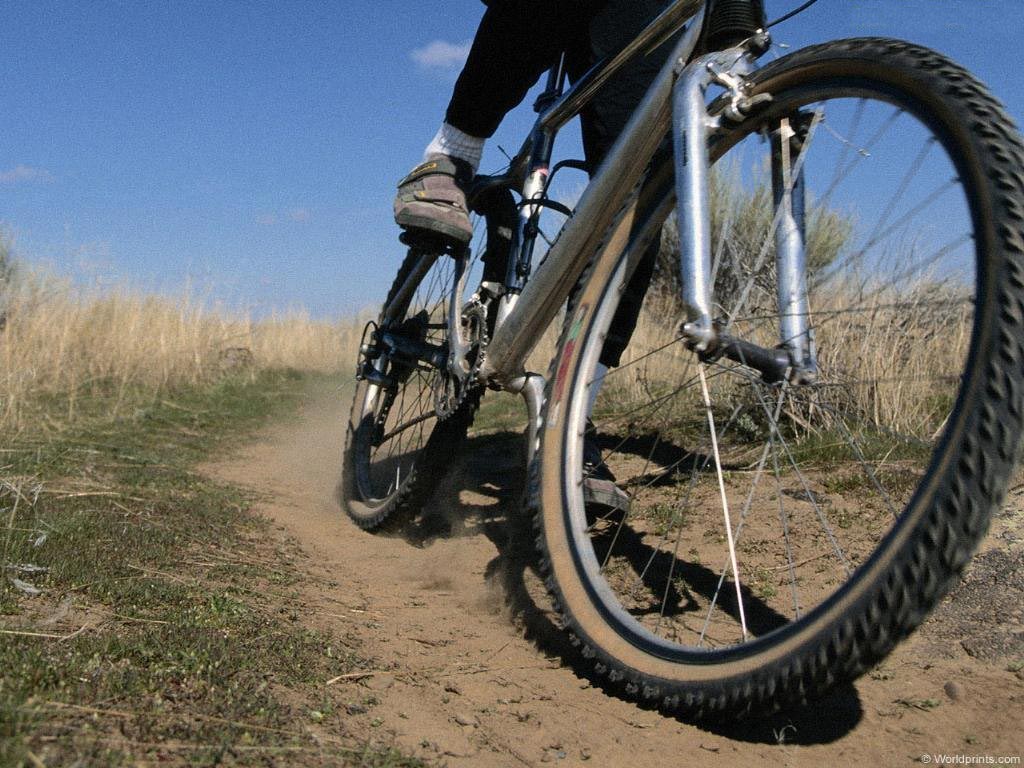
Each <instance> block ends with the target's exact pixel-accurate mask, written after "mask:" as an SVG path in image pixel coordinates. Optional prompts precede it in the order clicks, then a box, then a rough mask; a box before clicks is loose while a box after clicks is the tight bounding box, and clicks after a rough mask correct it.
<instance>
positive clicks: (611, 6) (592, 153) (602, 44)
mask: <svg viewBox="0 0 1024 768" xmlns="http://www.w3.org/2000/svg"><path fill="white" fill-rule="evenodd" d="M666 5H668V2H667V0H608V2H607V3H606V4H605V6H604V7H603V8H602V9H601V10H600V12H598V13H597V14H596V15H595V16H594V18H593V20H592V21H591V23H590V30H589V40H588V46H589V51H588V53H589V57H590V61H597V60H600V59H601V58H603V57H605V56H608V55H609V54H612V53H614V52H615V51H617V50H619V49H620V48H621V47H622V46H623V45H625V44H626V43H627V42H629V41H630V40H631V39H633V38H635V37H636V36H637V35H638V34H639V33H640V32H641V30H642V29H643V27H644V26H645V25H646V24H647V23H648V22H649V21H650V20H651V19H652V18H654V17H655V16H656V15H657V14H659V13H661V12H662V11H663V10H664V9H665V6H666ZM674 45H675V40H674V39H673V40H669V41H668V42H666V43H665V44H664V45H662V46H661V47H660V48H658V49H657V50H656V51H654V52H653V53H651V54H650V55H649V56H644V57H641V58H639V59H637V60H635V61H633V62H631V63H630V64H628V65H627V66H626V67H624V68H623V69H622V70H621V71H620V72H618V73H617V74H616V75H615V76H614V77H613V78H612V79H611V80H610V81H609V82H608V85H607V86H606V87H605V88H604V89H602V91H601V92H600V93H599V94H598V96H597V98H595V99H594V101H593V103H592V104H591V105H590V106H589V107H588V108H587V109H586V110H584V112H583V115H582V123H583V147H584V151H585V152H586V157H587V164H588V165H589V166H590V168H591V169H596V168H597V167H598V166H599V165H600V164H601V162H602V161H603V160H604V157H605V155H606V154H607V153H608V150H610V149H611V146H612V144H614V143H615V140H616V139H617V138H618V136H619V134H620V133H621V132H622V129H623V128H625V126H626V123H627V122H628V121H629V118H630V117H631V116H632V114H633V112H634V111H635V110H636V108H637V106H638V105H639V103H640V100H641V99H642V98H643V95H644V94H645V93H646V92H647V89H648V87H650V85H651V83H652V82H653V81H654V78H655V77H656V76H657V74H658V72H659V71H660V69H661V66H662V64H663V63H664V62H665V59H666V58H667V57H668V55H669V53H670V52H671V50H672V48H673V47H674ZM576 66H577V67H578V66H579V65H578V64H576ZM574 74H578V73H574ZM657 255H658V244H657V243H654V244H652V245H651V247H650V248H649V249H648V250H647V252H646V253H645V254H644V256H643V258H642V259H641V262H640V264H639V265H638V266H637V268H636V271H635V272H634V273H633V277H632V279H631V280H630V282H629V283H628V284H627V286H626V291H625V295H624V296H623V298H622V301H621V302H620V304H619V306H618V309H617V310H616V313H615V316H614V319H613V320H612V324H611V327H610V328H609V333H608V340H607V342H606V343H605V348H604V350H603V351H602V353H601V364H602V365H604V366H607V367H609V368H613V367H615V366H616V365H618V363H619V356H620V355H621V354H622V351H623V350H624V349H625V348H626V346H627V345H628V344H629V339H630V337H631V336H632V334H633V330H634V329H635V328H636V323H637V318H638V317H639V315H640V307H641V305H642V304H643V300H644V295H645V294H646V292H647V287H648V286H649V285H650V282H651V277H652V275H653V272H654V263H655V260H656V258H657ZM595 394H596V392H595Z"/></svg>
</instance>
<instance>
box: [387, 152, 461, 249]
mask: <svg viewBox="0 0 1024 768" xmlns="http://www.w3.org/2000/svg"><path fill="white" fill-rule="evenodd" d="M472 179H473V169H472V168H471V167H470V165H469V163H467V162H465V161H463V160H458V159H456V158H453V157H448V156H447V155H432V156H431V157H430V158H429V159H428V160H426V161H425V162H423V163H421V164H420V165H417V166H416V167H415V168H413V169H412V171H411V172H410V173H409V175H408V176H406V177H405V178H404V179H402V180H401V181H400V182H398V194H397V195H396V196H395V222H396V223H397V224H398V226H400V227H402V229H405V230H418V231H421V232H423V231H426V232H432V233H434V234H438V235H442V236H444V237H446V238H449V239H451V240H454V241H455V242H456V243H458V244H462V245H464V244H466V243H468V242H469V241H470V240H471V239H472V237H473V227H472V225H471V224H470V223H469V209H468V207H467V206H466V193H465V191H464V189H465V187H466V186H467V185H468V184H469V182H470V181H472Z"/></svg>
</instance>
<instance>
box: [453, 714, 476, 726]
mask: <svg viewBox="0 0 1024 768" xmlns="http://www.w3.org/2000/svg"><path fill="white" fill-rule="evenodd" d="M455 722H456V723H458V724H459V725H465V726H467V727H469V726H471V727H473V728H475V727H476V726H477V725H479V724H480V721H479V720H477V719H476V715H474V714H472V713H469V712H459V713H458V714H456V715H455Z"/></svg>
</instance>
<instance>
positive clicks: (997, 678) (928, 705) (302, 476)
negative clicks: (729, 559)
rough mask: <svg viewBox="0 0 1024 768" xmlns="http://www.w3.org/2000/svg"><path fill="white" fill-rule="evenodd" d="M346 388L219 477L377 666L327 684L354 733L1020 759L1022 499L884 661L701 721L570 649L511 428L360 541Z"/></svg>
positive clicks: (488, 760) (443, 754)
mask: <svg viewBox="0 0 1024 768" xmlns="http://www.w3.org/2000/svg"><path fill="white" fill-rule="evenodd" d="M345 400H346V397H345V396H343V395H339V394H338V393H328V394H327V395H326V396H325V395H324V394H323V393H321V396H319V397H317V398H315V399H314V400H313V401H311V403H310V404H309V405H308V406H307V407H306V408H305V409H304V411H303V413H302V414H301V417H300V418H299V419H297V420H296V421H294V422H293V423H291V424H289V425H283V426H279V427H277V428H275V429H273V430H270V431H268V432H267V433H266V434H265V435H264V439H262V440H260V441H258V442H257V443H254V444H253V445H251V446H250V447H248V448H247V449H246V450H244V451H242V452H240V453H239V454H238V455H237V456H234V457H232V458H231V459H230V460H228V461H226V462H224V463H221V464H218V465H217V466H215V467H213V468H212V471H213V472H214V473H215V474H216V475H217V476H219V477H221V478H224V479H227V480H230V481H232V482H236V483H239V484H242V485H245V486H249V487H252V488H255V489H257V490H259V491H261V492H263V493H264V494H265V495H266V499H267V501H266V502H265V503H264V504H263V505H262V507H261V511H262V512H263V513H264V514H266V515H267V516H269V517H270V518H272V519H273V520H275V521H276V522H277V523H278V524H279V525H280V526H282V528H283V529H284V530H286V531H287V533H288V534H290V535H291V536H293V537H294V538H296V539H297V540H298V541H299V543H300V544H301V546H302V548H303V550H304V551H305V552H306V553H308V555H309V569H310V575H311V579H310V587H309V589H308V594H307V596H306V597H307V602H306V604H305V605H304V606H303V610H302V612H301V613H302V615H303V621H305V622H307V623H308V624H309V625H310V626H316V627H320V628H325V627H329V628H331V629H332V631H335V632H337V633H339V634H343V635H346V634H347V635H348V636H349V637H352V638H353V639H355V640H357V641H358V643H359V653H360V654H361V655H363V656H366V657H369V658H371V659H372V660H373V661H374V664H375V669H377V670H378V671H377V672H376V673H375V674H374V675H372V676H370V677H366V678H363V679H361V680H351V679H350V680H343V681H338V682H336V683H334V685H337V686H343V688H341V689H340V690H344V692H345V700H346V701H347V702H348V712H349V715H350V717H348V718H347V719H346V721H345V722H346V727H347V728H348V730H349V732H350V733H352V734H355V735H357V736H361V737H363V738H366V737H372V738H374V739H378V740H381V741H385V742H386V741H389V740H393V741H394V742H395V743H397V744H398V745H399V746H400V747H402V749H403V750H404V751H406V752H410V753H413V754H417V755H420V756H423V757H425V758H428V759H431V760H433V761H436V762H438V763H440V764H447V765H450V766H492V765H493V766H506V765H510V766H514V765H531V766H532V765H538V764H540V763H547V762H555V763H560V764H562V765H579V764H587V765H601V766H619V765H622V766H626V765H643V764H647V765H707V766H737V765H759V764H768V765H793V766H818V765H824V764H825V763H826V762H828V763H832V762H834V761H837V760H839V761H842V762H843V763H851V764H857V763H861V762H866V763H867V764H873V765H904V764H912V763H915V762H926V761H922V760H921V756H922V755H925V754H927V755H929V757H930V756H931V755H933V754H942V755H971V756H974V755H981V756H993V757H995V758H997V759H998V757H1000V756H1019V755H1021V754H1022V753H1024V734H1022V730H1024V729H1022V726H1021V723H1022V722H1024V680H1022V676H1024V672H1020V671H1019V669H1017V663H1019V662H1021V661H1022V660H1024V617H1022V615H1021V609H1022V596H1024V564H1022V554H1021V552H1022V548H1021V536H1022V535H1024V534H1022V532H1021V528H1020V525H1019V521H1020V520H1021V514H1022V513H1021V512H1020V511H1019V510H1020V508H1021V502H1022V500H1024V497H1022V496H1020V495H1019V494H1018V495H1017V496H1016V497H1015V498H1014V499H1013V500H1012V502H1013V504H1012V506H1011V510H1012V511H1011V512H1008V513H1005V514H1004V515H1003V516H1002V519H1001V520H1000V521H997V525H996V527H995V529H994V537H992V538H990V542H989V544H988V546H987V548H986V551H985V554H984V555H983V556H982V557H981V558H979V559H978V560H977V561H976V564H975V566H974V567H973V569H972V572H971V575H970V578H969V580H968V583H967V585H966V586H965V588H964V589H962V590H961V591H960V592H958V593H957V595H955V596H954V597H953V599H951V600H950V601H947V604H946V605H945V606H944V607H943V608H942V609H941V610H940V611H939V613H938V614H937V616H936V617H935V618H934V619H933V620H932V621H931V622H930V623H929V625H928V626H927V627H926V628H925V629H924V630H923V631H922V632H919V633H918V634H917V635H916V636H914V637H913V638H912V639H911V640H910V641H909V642H907V643H905V644H904V645H903V646H902V647H901V648H900V649H899V650H898V651H897V652H896V653H895V654H894V655H893V656H892V657H891V658H890V659H889V660H887V662H886V663H885V664H884V665H883V666H882V667H881V668H880V669H878V670H875V671H874V672H873V673H871V674H870V675H869V676H865V677H864V678H863V679H862V680H861V681H859V682H858V683H857V684H856V686H853V687H847V688H846V689H844V690H840V691H838V692H837V693H835V694H834V695H833V696H832V697H830V698H829V699H828V700H826V701H823V702H819V703H817V704H816V705H815V706H813V707H811V708H808V709H807V710H802V711H799V712H789V713H786V714H785V715H781V716H778V717H776V718H774V719H772V720H771V721H768V722H765V721H759V722H751V723H746V724H742V725H740V726H736V727H731V728H728V729H721V728H715V729H705V728H702V727H698V726H695V725H692V724H689V723H686V722H682V721H679V720H676V719H673V718H669V717H665V716H663V715H660V714H658V713H656V712H652V711H647V710H643V709H640V708H638V707H636V706H634V705H632V704H629V703H626V702H623V701H621V700H619V699H616V698H613V697H611V696H609V695H607V694H606V693H605V692H603V691H602V690H600V689H597V688H594V687H592V686H591V685H590V684H589V683H587V682H586V681H585V680H584V679H582V678H580V677H579V676H577V674H575V672H574V671H573V670H572V669H571V668H569V667H568V666H566V665H564V664H563V663H562V662H561V660H560V658H559V653H560V652H561V650H562V649H563V643H564V641H563V637H562V635H561V633H560V632H559V631H558V630H557V629H556V628H555V627H554V626H553V624H552V621H551V616H550V615H549V613H548V612H547V601H546V599H545V596H544V593H543V590H542V589H541V588H540V584H539V582H538V580H537V578H536V576H535V575H534V574H533V572H532V570H531V569H530V567H529V558H528V557H527V556H525V555H524V553H523V552H522V551H521V549H520V550H517V549H516V548H515V547H512V546H510V545H509V543H508V541H509V533H508V531H509V526H508V522H507V521H508V520H509V517H510V516H515V515H516V514H517V502H518V489H519V487H520V486H521V482H522V470H521V468H520V466H519V460H520V455H521V454H520V447H519V441H518V439H517V437H516V436H513V435H507V434H505V435H492V436H484V437H479V436H478V437H475V438H473V439H472V440H471V441H470V450H469V451H465V452H464V453H463V456H462V457H461V458H459V459H458V460H457V466H458V468H459V470H460V471H457V472H453V473H452V475H453V476H452V477H450V478H448V479H447V480H446V481H445V484H444V486H443V488H442V489H441V491H440V492H439V493H438V494H437V496H436V498H435V501H434V502H433V504H432V508H431V510H430V513H429V515H428V516H427V522H426V523H424V524H420V525H418V526H413V527H412V529H411V530H410V531H409V532H407V533H406V534H405V535H404V536H401V537H395V536H392V537H385V536H379V535H371V534H368V533H364V532H362V531H360V530H358V529H357V528H356V527H355V526H354V525H352V524H351V523H349V522H348V520H347V519H346V518H345V516H344V515H343V514H342V513H341V512H340V511H339V509H338V507H337V505H336V503H335V502H334V500H333V488H334V485H335V483H336V481H337V472H338V466H339V463H340V457H339V454H340V446H341V441H342V429H341V425H342V423H343V409H342V406H341V403H342V402H343V401H345ZM441 518H447V520H446V521H445V522H443V523H439V522H438V521H439V520H440V519H441ZM449 526H450V530H445V529H446V528H448V527H449ZM439 532H440V533H439ZM1015 662H1016V663H1015Z"/></svg>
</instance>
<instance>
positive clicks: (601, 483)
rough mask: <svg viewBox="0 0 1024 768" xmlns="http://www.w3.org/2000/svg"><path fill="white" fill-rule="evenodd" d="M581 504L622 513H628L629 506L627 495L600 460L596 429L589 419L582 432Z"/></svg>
mask: <svg viewBox="0 0 1024 768" xmlns="http://www.w3.org/2000/svg"><path fill="white" fill-rule="evenodd" d="M583 503H584V505H585V506H588V507H590V506H598V507H606V508H608V509H618V510H621V511H622V512H628V511H629V505H630V498H629V494H628V493H626V492H625V491H624V490H622V489H621V488H619V486H617V485H616V484H615V475H613V474H612V471H611V470H610V469H608V465H607V464H605V463H604V460H603V459H602V458H601V448H600V447H599V446H598V444H597V429H596V428H595V427H594V424H593V422H592V421H590V419H587V428H586V430H585V431H584V432H583Z"/></svg>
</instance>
